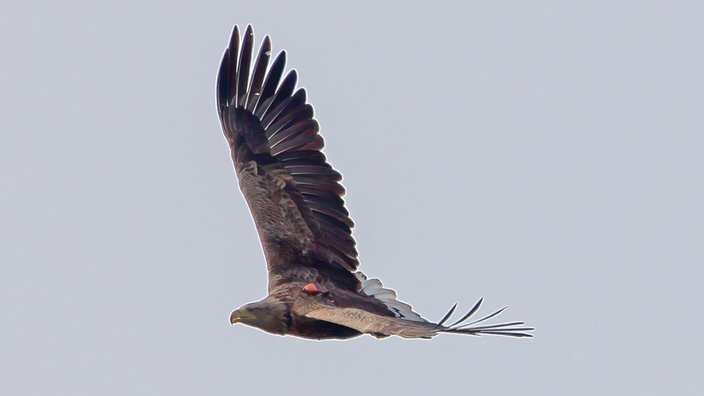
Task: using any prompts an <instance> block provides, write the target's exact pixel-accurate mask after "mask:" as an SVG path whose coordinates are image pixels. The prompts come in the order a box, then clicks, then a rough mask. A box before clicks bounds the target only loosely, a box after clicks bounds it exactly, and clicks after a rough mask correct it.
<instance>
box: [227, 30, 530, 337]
mask: <svg viewBox="0 0 704 396" xmlns="http://www.w3.org/2000/svg"><path fill="white" fill-rule="evenodd" d="M253 50H254V34H253V32H252V28H251V26H248V27H247V29H246V30H245V32H244V36H243V37H242V40H240V32H239V29H238V28H237V27H236V26H235V28H234V30H233V33H232V36H231V38H230V42H229V45H228V47H227V49H226V50H225V54H224V55H223V59H222V61H221V64H220V69H219V72H218V81H217V105H218V114H219V117H220V123H221V126H222V130H223V133H224V135H225V138H226V140H227V142H228V145H229V147H230V154H231V157H232V160H233V164H234V168H235V173H236V175H237V179H238V181H239V187H240V190H241V191H242V194H243V196H244V197H245V200H246V201H247V204H248V206H249V209H250V212H251V214H252V217H253V218H254V223H255V226H256V228H257V232H258V234H259V239H260V241H261V244H262V248H263V251H264V256H265V259H266V264H267V270H268V273H269V282H268V295H267V296H266V297H265V298H264V299H262V300H260V301H257V302H253V303H249V304H246V305H244V306H242V307H240V308H239V309H237V310H235V311H233V312H232V314H231V316H230V321H231V323H233V324H234V323H243V324H246V325H249V326H253V327H256V328H259V329H261V330H264V331H267V332H269V333H273V334H278V335H293V336H298V337H303V338H309V339H318V340H320V339H346V338H351V337H355V336H359V335H361V334H371V335H373V336H376V337H379V338H382V337H386V336H391V335H397V336H401V337H405V338H431V337H433V336H435V335H437V334H439V333H455V334H469V335H480V334H495V335H508V336H516V337H525V336H530V334H529V333H528V332H529V331H531V330H532V328H529V327H522V326H523V322H509V323H501V324H493V325H487V324H484V322H485V321H486V320H487V319H490V318H492V317H494V316H496V315H498V314H499V313H500V312H501V311H503V309H501V310H499V311H496V312H494V313H492V314H490V315H487V316H485V317H483V318H481V319H478V320H474V321H471V322H470V321H468V320H469V318H470V317H471V316H472V315H473V314H474V313H475V312H476V311H477V310H478V309H479V306H480V304H481V302H482V300H481V299H480V300H479V302H477V303H476V304H475V305H474V306H473V307H472V309H470V311H469V312H467V314H465V315H464V316H463V317H462V318H460V319H459V320H457V321H455V322H454V323H452V324H450V325H446V324H445V322H446V321H447V320H448V319H449V318H450V316H451V315H452V314H453V313H454V310H455V307H454V306H453V307H452V308H451V309H450V312H448V313H447V314H446V315H445V317H444V318H443V319H442V320H440V321H439V322H437V323H433V322H430V321H427V320H426V319H424V318H422V317H421V316H420V315H419V314H418V313H416V312H414V311H413V309H412V308H411V306H410V305H408V304H406V303H404V302H401V301H399V300H398V299H397V298H396V293H395V292H394V291H393V290H391V289H387V288H385V287H384V286H383V285H382V283H381V281H379V280H378V279H368V278H367V277H366V276H365V275H364V274H363V273H362V272H360V271H358V269H357V268H358V266H359V261H358V258H357V256H358V254H357V249H356V243H355V241H354V239H353V237H352V228H353V227H354V223H353V222H352V220H351V219H350V217H349V212H348V211H347V209H346V208H345V205H344V200H343V199H342V197H343V195H344V194H345V189H344V188H343V187H342V185H341V184H340V181H341V180H342V175H341V174H340V173H339V172H337V171H336V170H335V169H333V167H332V166H331V165H330V164H329V163H328V162H327V158H326V157H325V155H324V154H323V152H322V151H321V150H322V149H323V146H324V142H323V138H322V136H321V135H320V134H319V129H320V128H319V125H318V122H317V121H316V120H315V119H314V118H313V107H312V106H311V105H310V104H308V103H307V102H306V92H305V90H304V89H302V88H298V89H297V88H296V80H297V75H296V72H295V71H289V72H288V73H286V74H285V75H284V68H285V62H286V54H285V52H281V53H279V54H278V55H277V56H276V58H275V59H274V60H273V61H272V62H271V64H269V61H270V58H271V42H270V40H269V38H268V37H265V38H264V40H263V42H262V45H261V47H260V50H259V52H258V53H257V54H256V56H253V54H254V53H253Z"/></svg>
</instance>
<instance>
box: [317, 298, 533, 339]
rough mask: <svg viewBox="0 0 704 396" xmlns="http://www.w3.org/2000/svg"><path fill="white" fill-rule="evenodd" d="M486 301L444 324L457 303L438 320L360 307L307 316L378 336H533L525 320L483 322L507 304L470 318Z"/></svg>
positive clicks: (495, 314)
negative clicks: (400, 316)
mask: <svg viewBox="0 0 704 396" xmlns="http://www.w3.org/2000/svg"><path fill="white" fill-rule="evenodd" d="M483 301H484V299H483V298H482V299H479V301H477V303H476V304H474V306H473V307H472V309H470V310H469V311H468V312H467V313H466V314H465V315H463V316H462V317H461V318H460V319H458V320H456V321H455V322H454V323H452V324H450V325H445V323H446V322H447V321H448V320H449V319H450V317H452V314H453V313H454V312H455V310H456V308H457V304H455V305H454V306H452V308H450V310H449V311H448V312H447V314H445V316H444V317H443V318H442V319H441V320H440V321H439V322H438V323H432V322H422V321H412V320H404V319H402V318H392V317H387V316H381V315H377V314H374V313H371V312H367V311H364V310H361V309H358V308H335V307H329V308H328V307H326V308H320V309H316V310H314V311H311V312H309V313H307V314H306V316H307V317H309V318H313V319H318V320H325V321H328V322H332V323H337V324H340V325H343V326H347V327H350V328H352V329H355V330H357V331H359V332H362V333H367V334H372V335H374V336H376V337H385V336H391V335H397V336H400V337H404V338H431V337H434V336H436V335H438V334H440V333H451V334H465V335H475V336H480V335H484V334H486V335H501V336H509V337H532V336H533V335H532V334H530V333H529V332H530V331H533V328H532V327H525V326H524V325H525V323H523V322H506V323H498V324H483V323H485V322H486V321H487V320H489V319H491V318H493V317H495V316H497V315H499V314H500V313H501V312H503V311H504V310H505V309H506V307H504V308H501V309H499V310H497V311H495V312H493V313H491V314H489V315H486V316H484V317H482V318H480V319H477V320H473V321H470V318H471V317H472V316H473V315H474V314H475V313H476V312H477V311H478V310H479V307H480V306H481V304H482V302H483Z"/></svg>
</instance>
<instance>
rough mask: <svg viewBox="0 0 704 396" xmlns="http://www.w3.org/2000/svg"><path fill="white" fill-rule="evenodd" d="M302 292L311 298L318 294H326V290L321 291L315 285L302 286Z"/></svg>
mask: <svg viewBox="0 0 704 396" xmlns="http://www.w3.org/2000/svg"><path fill="white" fill-rule="evenodd" d="M303 290H304V291H305V292H306V293H308V294H310V295H312V296H317V295H318V294H322V293H326V290H322V289H321V288H319V287H318V286H317V285H316V284H315V283H309V284H307V285H305V286H303Z"/></svg>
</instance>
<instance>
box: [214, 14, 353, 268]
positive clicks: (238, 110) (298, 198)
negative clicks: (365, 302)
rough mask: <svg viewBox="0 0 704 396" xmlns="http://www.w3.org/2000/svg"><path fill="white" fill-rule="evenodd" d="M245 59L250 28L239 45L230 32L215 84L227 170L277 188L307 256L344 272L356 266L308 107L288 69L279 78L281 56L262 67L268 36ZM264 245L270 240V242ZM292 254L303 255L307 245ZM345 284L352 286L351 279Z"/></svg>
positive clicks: (334, 177)
mask: <svg viewBox="0 0 704 396" xmlns="http://www.w3.org/2000/svg"><path fill="white" fill-rule="evenodd" d="M253 55H254V33H253V29H252V27H251V25H249V26H247V28H246V29H245V32H244V34H243V35H242V37H241V40H240V32H239V30H238V28H237V26H235V27H234V28H233V32H232V36H231V38H230V43H229V46H228V48H227V49H226V50H225V53H224V55H223V59H222V62H221V65H220V69H219V72H218V79H217V102H218V103H217V104H218V113H219V115H220V120H221V123H222V127H223V131H224V133H225V136H226V138H227V140H228V142H229V143H230V146H231V148H232V157H233V161H234V163H235V167H236V168H237V167H238V166H239V164H244V163H248V162H251V161H254V162H256V163H257V173H258V174H267V175H271V176H272V177H273V178H275V179H277V180H281V181H283V182H284V183H285V187H284V188H283V192H284V193H285V194H286V195H287V196H288V197H290V199H291V201H292V202H293V203H294V204H295V205H296V207H297V209H298V214H299V215H300V218H301V219H303V221H305V223H306V227H304V228H308V229H309V230H310V232H312V234H313V239H314V241H313V244H314V247H313V250H314V252H313V253H314V254H315V255H316V256H317V257H318V258H319V259H320V261H321V263H323V265H329V266H331V267H336V268H342V269H345V270H347V271H350V272H352V271H354V270H355V269H356V268H357V266H358V265H359V261H358V259H357V250H356V248H355V241H354V239H353V238H352V231H351V229H352V228H353V227H354V223H353V222H352V220H351V219H350V216H349V212H348V211H347V209H345V204H344V200H343V199H342V196H343V195H344V194H345V189H344V188H343V187H342V185H341V184H340V181H341V179H342V176H341V175H340V173H339V172H337V171H336V170H335V169H333V168H332V166H331V165H330V164H329V163H328V162H327V161H326V157H325V155H324V154H323V153H322V152H321V151H320V150H321V149H322V148H323V146H324V141H323V138H322V136H321V135H320V134H319V133H318V132H319V129H320V128H319V125H318V122H317V121H316V120H315V118H314V114H313V107H312V106H311V105H310V104H309V103H307V100H306V92H305V90H304V89H303V88H296V81H297V74H296V72H295V70H291V71H289V72H288V73H286V74H285V75H284V68H285V63H286V53H285V52H284V51H281V52H280V53H279V54H278V55H277V56H276V57H275V58H274V60H273V62H272V63H271V65H269V60H270V58H271V40H270V39H269V37H265V38H264V40H263V42H262V45H261V48H260V50H259V52H258V53H257V54H256V55H254V56H253ZM243 193H244V195H245V198H246V199H247V201H248V202H250V201H256V200H257V197H256V196H254V194H252V193H251V192H250V191H245V190H244V189H243ZM250 206H251V205H250ZM254 206H257V202H255V205H254ZM254 215H255V217H256V215H257V214H256V213H254ZM289 225H290V228H291V229H292V230H293V231H296V230H295V228H296V227H298V228H299V229H300V228H301V227H300V226H299V225H298V224H293V223H291V224H289ZM265 231H267V232H269V233H276V230H265ZM305 232H307V230H300V232H298V233H295V232H294V234H295V235H301V234H304V233H305ZM265 234H266V233H265ZM272 238H273V239H276V235H274V236H272ZM297 248H298V250H300V251H308V250H309V248H310V246H308V245H301V246H297ZM350 280H351V281H354V277H353V275H352V274H350Z"/></svg>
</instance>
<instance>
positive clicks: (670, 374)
mask: <svg viewBox="0 0 704 396" xmlns="http://www.w3.org/2000/svg"><path fill="white" fill-rule="evenodd" d="M299 3H300V2H281V4H275V3H270V2H264V1H257V2H247V4H238V2H236V1H222V2H214V1H212V2H201V3H200V4H199V5H197V6H196V5H191V4H188V5H186V4H174V2H167V1H163V2H139V3H137V2H130V1H126V2H115V4H112V5H109V6H104V5H101V6H97V5H95V4H94V3H93V2H87V3H85V4H83V3H77V2H70V1H69V2H39V3H28V2H27V3H21V4H20V2H15V3H14V4H13V5H12V6H6V7H4V9H3V12H2V14H3V16H2V23H1V24H0V48H2V61H0V84H1V85H0V86H1V87H2V90H1V91H0V105H1V106H0V108H2V109H3V110H2V111H3V115H2V117H0V181H1V183H0V200H1V201H0V219H1V220H0V240H1V241H2V242H1V243H2V248H1V249H0V260H1V264H2V267H1V271H2V273H1V276H0V286H1V287H0V309H1V310H2V317H3V320H2V328H1V330H0V333H1V336H0V347H1V353H0V372H2V373H3V380H2V381H0V393H1V394H8V395H9V394H12V395H38V394H51V395H95V394H99V395H154V394H168V395H195V394H200V395H208V394H257V393H256V392H255V391H256V389H258V388H259V387H260V386H266V389H268V390H269V391H270V392H278V394H283V392H289V391H290V392H292V393H293V394H303V393H308V394H328V393H333V389H335V388H339V389H340V390H338V391H334V393H335V394H338V395H352V394H360V392H366V393H367V394H392V393H391V392H393V394H420V392H432V393H433V394H448V395H453V394H460V393H462V394H488V395H491V394H531V395H564V394H570V395H594V394H633V395H635V394H642V395H648V394H694V393H696V392H697V391H698V390H701V387H702V385H703V384H702V381H701V373H700V370H701V369H697V368H696V367H700V365H701V355H702V353H704V350H703V348H702V342H701V338H700V337H698V336H697V335H696V334H694V333H696V332H699V331H700V329H701V327H702V325H704V321H703V320H702V318H701V314H697V313H696V312H697V311H698V310H699V309H698V308H697V307H699V306H701V305H702V303H704V298H703V297H704V293H703V292H702V291H701V281H702V279H704V278H703V275H704V274H703V272H704V270H703V268H704V266H703V263H704V257H703V256H704V253H703V248H702V246H703V243H702V242H703V240H704V227H703V225H702V224H703V223H704V209H703V208H704V205H702V202H704V187H703V184H702V173H703V171H704V159H703V157H704V156H703V155H702V150H703V148H704V134H703V132H704V116H703V115H702V108H703V107H704V97H703V92H704V77H702V70H704V55H702V54H704V49H703V48H702V37H704V25H703V24H702V20H704V6H702V3H701V2H691V4H690V5H685V2H676V3H667V4H666V3H665V2H660V3H661V4H663V5H661V6H658V5H654V4H655V2H635V1H633V2H611V1H610V2H599V1H592V2H581V3H583V5H581V6H577V5H568V4H567V3H568V2H561V1H560V2H558V1H554V2H537V3H536V2H520V3H518V2H517V3H513V4H510V3H506V2H501V3H500V4H499V2H476V3H473V4H470V5H467V6H463V7H461V8H457V7H455V6H449V5H448V4H445V5H433V6H425V7H419V6H411V5H408V4H407V3H405V2H404V3H400V2H399V3H398V4H397V5H394V6H391V5H388V6H382V5H372V4H374V2H364V1H358V2H353V3H354V4H355V5H354V6H337V5H336V6H333V5H317V4H313V3H308V4H299ZM194 4H195V3H194ZM665 4H666V5H665ZM8 8H9V9H8ZM247 23H252V24H253V25H254V28H255V34H256V37H257V45H258V44H259V43H260V41H261V39H262V38H263V36H264V35H265V34H268V35H270V36H271V37H272V41H273V48H274V50H275V51H276V52H278V51H279V50H281V49H286V50H287V51H288V53H289V62H288V67H293V68H296V69H297V70H298V72H299V76H300V84H301V85H302V86H304V87H306V88H307V90H308V94H309V95H308V97H309V100H310V102H311V103H312V104H313V105H314V106H315V110H316V115H317V118H318V120H319V121H320V123H321V126H322V133H323V136H324V137H325V139H326V142H327V147H326V150H325V152H326V154H327V155H328V158H329V159H330V161H331V162H332V164H333V165H334V166H335V167H336V168H337V169H339V170H340V171H341V172H343V174H344V176H345V179H344V184H345V186H346V188H347V190H348V195H347V197H346V201H347V207H348V209H349V210H350V211H351V214H352V217H353V219H354V220H355V221H356V223H357V228H355V233H354V236H355V237H356V239H357V242H358V247H359V250H360V253H361V256H360V258H361V260H362V267H361V269H362V270H363V271H365V272H366V273H367V274H368V275H370V276H374V277H380V278H381V279H382V280H383V281H384V282H385V284H386V285H387V286H390V287H392V288H395V289H396V290H397V291H398V293H399V297H400V298H401V299H402V300H404V301H407V302H409V303H411V304H413V306H414V308H416V310H418V311H419V312H421V313H422V314H423V315H424V316H426V317H428V318H430V319H439V318H440V317H441V316H442V314H443V313H444V312H445V310H446V309H447V308H449V306H450V305H451V304H452V303H454V302H460V305H461V307H462V308H465V309H466V308H469V307H470V306H471V304H473V303H474V302H475V301H476V299H478V298H479V297H482V296H484V297H485V298H486V307H485V310H486V311H488V310H489V309H493V308H499V307H501V306H504V305H509V306H510V308H509V310H508V311H507V312H505V313H504V314H503V315H502V317H503V318H504V319H506V320H524V321H526V322H528V323H529V324H530V325H533V326H535V327H536V328H537V330H536V332H535V334H536V337H535V338H534V339H531V340H516V339H506V338H496V337H493V338H492V337H482V338H474V337H461V336H450V335H448V336H440V337H437V338H435V339H434V340H432V341H430V342H429V341H407V340H403V339H398V338H392V339H386V340H383V341H380V340H376V339H374V338H372V337H368V336H366V337H361V338H357V339H354V340H351V341H346V342H311V341H305V340H300V339H296V338H292V337H276V336H272V335H269V334H265V333H263V332H260V331H257V330H255V329H252V328H248V327H245V326H236V327H231V326H230V325H229V322H228V317H229V313H230V311H231V310H232V309H233V308H236V307H238V306H240V305H241V304H243V303H246V302H249V301H253V300H257V299H259V298H261V297H263V295H264V294H265V290H266V288H265V287H266V278H265V275H266V274H265V267H264V261H263V257H262V254H261V249H260V247H259V242H258V240H257V236H256V233H255V230H254V227H253V224H252V221H251V218H250V215H249V212H248V210H247V207H246V205H245V202H244V200H243V198H242V196H241V194H240V193H239V191H238V189H237V185H236V181H235V176H234V172H233V170H232V165H231V162H230V158H229V154H228V149H227V145H226V143H225V140H224V139H223V137H222V133H221V132H220V126H219V123H218V120H217V116H216V111H215V100H214V95H215V93H214V84H215V73H216V70H217V65H218V62H219V60H220V56H221V54H222V51H223V50H224V48H225V46H226V44H227V40H228V35H229V33H230V29H231V27H232V25H233V24H239V25H241V26H243V25H245V24H247ZM270 394H276V393H270Z"/></svg>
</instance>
